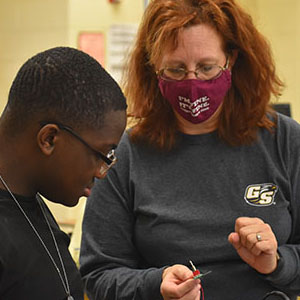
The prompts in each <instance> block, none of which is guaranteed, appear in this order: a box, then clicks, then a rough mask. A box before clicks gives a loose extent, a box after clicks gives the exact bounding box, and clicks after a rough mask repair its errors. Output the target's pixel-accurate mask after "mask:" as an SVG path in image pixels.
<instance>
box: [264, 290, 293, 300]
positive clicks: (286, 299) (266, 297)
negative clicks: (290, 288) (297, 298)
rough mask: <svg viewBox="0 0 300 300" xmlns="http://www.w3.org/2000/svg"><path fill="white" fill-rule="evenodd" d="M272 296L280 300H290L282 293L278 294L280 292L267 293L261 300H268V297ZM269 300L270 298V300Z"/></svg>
mask: <svg viewBox="0 0 300 300" xmlns="http://www.w3.org/2000/svg"><path fill="white" fill-rule="evenodd" d="M272 295H276V296H279V297H280V298H281V299H284V300H290V298H289V297H288V296H287V295H286V294H285V293H283V292H280V291H272V292H269V293H267V294H266V295H265V296H264V297H263V299H262V300H265V299H269V298H270V296H272ZM270 299H271V298H270Z"/></svg>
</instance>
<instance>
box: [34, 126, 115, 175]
mask: <svg viewBox="0 0 300 300" xmlns="http://www.w3.org/2000/svg"><path fill="white" fill-rule="evenodd" d="M40 124H41V126H45V125H47V124H54V125H57V127H58V128H59V129H61V130H65V131H67V132H68V133H70V134H71V135H72V136H73V137H75V138H77V139H78V140H79V141H80V142H81V143H82V144H83V145H85V146H86V147H87V148H89V149H90V150H91V151H92V152H93V153H94V154H95V156H96V157H97V158H98V159H99V160H100V159H101V160H103V161H104V164H103V165H102V166H101V167H100V174H101V175H104V174H105V173H106V172H107V171H108V170H109V169H110V168H111V167H112V166H113V165H114V164H115V163H116V162H117V157H116V156H115V149H111V150H110V151H109V152H108V154H107V155H104V154H103V153H102V152H100V151H97V150H95V149H94V148H93V147H92V146H90V145H89V144H88V143H87V142H86V141H85V140H84V139H83V138H82V137H81V136H80V135H79V134H78V133H76V132H75V131H74V130H73V129H72V128H70V127H69V126H65V125H63V124H61V123H57V122H41V123H40Z"/></svg>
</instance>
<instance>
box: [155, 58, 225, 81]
mask: <svg viewBox="0 0 300 300" xmlns="http://www.w3.org/2000/svg"><path fill="white" fill-rule="evenodd" d="M228 65H229V60H228V58H227V59H226V64H225V66H224V67H222V66H219V65H215V64H204V65H201V66H199V67H197V68H196V70H187V69H185V68H172V67H165V68H163V69H161V70H158V71H156V74H157V75H158V76H159V77H160V78H161V79H163V80H167V81H180V80H183V79H184V78H185V77H186V76H187V75H188V74H189V73H194V74H195V77H196V78H197V79H198V80H203V81H206V80H212V79H216V78H218V77H220V75H221V74H222V72H223V71H225V70H226V69H228Z"/></svg>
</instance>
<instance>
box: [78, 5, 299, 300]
mask: <svg viewBox="0 0 300 300" xmlns="http://www.w3.org/2000/svg"><path fill="white" fill-rule="evenodd" d="M126 79H127V80H126V84H125V93H126V94H127V97H128V99H129V102H130V103H131V111H132V115H133V117H135V119H136V120H137V121H138V122H137V124H136V125H135V126H134V127H133V128H132V129H131V130H129V131H128V132H127V134H125V135H124V136H123V138H122V142H121V143H120V145H119V147H118V151H117V154H118V158H119V162H118V164H117V165H116V166H115V167H114V168H113V169H112V170H111V171H110V173H109V174H108V176H107V178H106V179H105V180H104V181H101V182H98V183H97V184H96V186H95V189H94V190H93V193H92V195H91V197H90V199H89V201H88V202H87V207H86V212H85V219H84V223H83V240H82V249H81V250H82V252H81V272H82V274H83V276H84V280H85V285H86V289H87V292H88V294H89V296H90V298H91V299H109V300H110V299H149V300H150V299H151V300H152V299H167V300H168V299H181V300H189V299H191V300H195V299H200V297H202V298H203V299H204V293H205V299H206V300H207V299H209V300H210V299H213V300H219V299H228V300H233V299H234V300H235V299H243V300H248V299H249V300H250V299H251V300H253V299H262V298H263V297H264V295H265V294H267V293H269V292H271V291H272V290H275V289H276V290H281V291H283V292H285V293H287V294H288V295H289V297H290V298H291V299H296V295H297V293H299V292H300V268H299V263H300V260H299V252H300V246H299V236H300V231H299V230H300V226H299V225H300V224H299V220H298V219H299V213H298V210H299V201H298V198H299V196H300V190H299V184H298V182H299V180H300V178H299V171H298V170H300V159H299V157H300V126H299V125H298V124H297V123H296V122H295V121H293V120H291V119H289V118H287V117H285V116H283V115H279V114H276V113H275V112H274V111H272V109H271V108H270V105H269V102H270V98H271V95H273V96H275V97H277V96H279V95H280V92H281V89H282V86H283V84H282V82H281V81H280V79H279V78H278V77H277V75H276V73H275V66H274V62H273V59H272V55H271V51H270V48H269V45H268V43H267V42H266V40H265V38H264V37H263V36H262V35H261V34H260V33H259V32H258V31H257V29H256V28H255V27H254V25H253V23H252V21H251V18H250V16H249V15H248V14H247V13H246V12H244V10H243V9H242V8H241V7H240V6H238V4H237V3H235V1H233V0H154V1H152V2H151V3H150V4H149V6H148V8H147V10H146V12H145V16H144V19H143V22H142V24H141V26H140V29H139V32H138V36H137V41H136V45H135V48H134V50H133V53H132V55H131V58H130V61H129V65H128V71H127V77H126ZM189 260H191V262H193V263H194V265H196V267H197V268H198V269H199V270H200V272H201V273H205V272H207V271H211V272H210V273H209V274H207V275H206V276H204V277H203V278H201V286H200V283H199V279H196V280H194V279H193V272H192V269H191V267H190V264H189ZM200 290H201V295H200ZM202 298H201V299H202Z"/></svg>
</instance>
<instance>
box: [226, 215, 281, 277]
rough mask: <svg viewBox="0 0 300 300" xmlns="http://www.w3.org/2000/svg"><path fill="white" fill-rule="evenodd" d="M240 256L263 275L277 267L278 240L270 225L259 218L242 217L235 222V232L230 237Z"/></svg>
mask: <svg viewBox="0 0 300 300" xmlns="http://www.w3.org/2000/svg"><path fill="white" fill-rule="evenodd" d="M228 240H229V242H230V243H231V244H232V245H233V247H234V248H235V249H236V251H237V253H238V254H239V256H240V257H241V258H242V259H243V260H244V261H245V262H246V263H247V264H248V265H250V266H251V267H252V268H254V269H255V270H256V271H258V272H260V273H262V274H270V273H272V272H273V271H274V270H275V269H276V267H277V240H276V237H275V235H274V233H273V231H272V228H271V227H270V225H269V224H267V223H264V222H263V221H262V220H261V219H259V218H247V217H241V218H238V219H236V221H235V232H232V233H230V235H229V236H228Z"/></svg>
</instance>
